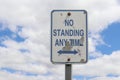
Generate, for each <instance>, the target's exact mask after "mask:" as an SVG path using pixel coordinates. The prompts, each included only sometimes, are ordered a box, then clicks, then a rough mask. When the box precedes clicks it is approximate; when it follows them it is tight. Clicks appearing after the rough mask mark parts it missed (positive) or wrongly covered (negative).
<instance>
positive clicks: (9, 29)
mask: <svg viewBox="0 0 120 80" xmlns="http://www.w3.org/2000/svg"><path fill="white" fill-rule="evenodd" d="M68 2H69V4H68ZM76 3H77V4H76ZM61 5H62V6H61ZM54 9H73V10H74V9H75V10H76V9H77V10H79V9H85V10H87V12H88V29H89V33H90V34H89V37H88V43H89V45H88V47H89V57H93V58H90V59H89V60H88V63H86V64H77V65H73V73H72V78H73V80H81V79H82V80H83V79H84V80H120V70H119V67H120V62H119V61H120V58H119V56H120V45H119V41H120V37H119V34H120V31H119V30H120V4H119V0H111V1H109V0H99V1H97V0H91V1H88V0H83V1H82V0H78V1H74V0H66V1H65V0H59V1H56V0H49V1H48V0H30V1H29V0H17V1H16V0H7V1H6V0H0V80H39V79H41V80H56V78H57V80H64V69H65V68H64V64H63V65H54V64H52V63H51V62H50V46H49V45H50V23H51V21H50V13H51V11H52V10H54Z"/></svg>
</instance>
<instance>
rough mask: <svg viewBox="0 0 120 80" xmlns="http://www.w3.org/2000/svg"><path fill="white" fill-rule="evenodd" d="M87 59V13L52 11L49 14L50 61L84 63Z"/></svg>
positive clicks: (80, 11)
mask: <svg viewBox="0 0 120 80" xmlns="http://www.w3.org/2000/svg"><path fill="white" fill-rule="evenodd" d="M87 58H88V39H87V12H86V11H85V10H53V11H52V12H51V61H52V62H53V63H63V64H67V63H86V62H87Z"/></svg>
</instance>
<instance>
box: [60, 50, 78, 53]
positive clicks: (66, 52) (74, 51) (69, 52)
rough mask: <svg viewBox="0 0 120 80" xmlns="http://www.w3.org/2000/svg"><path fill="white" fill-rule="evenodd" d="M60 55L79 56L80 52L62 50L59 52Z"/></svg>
mask: <svg viewBox="0 0 120 80" xmlns="http://www.w3.org/2000/svg"><path fill="white" fill-rule="evenodd" d="M58 53H59V54H77V53H78V52H77V51H76V50H74V51H62V50H59V51H58Z"/></svg>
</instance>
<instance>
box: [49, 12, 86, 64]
mask: <svg viewBox="0 0 120 80" xmlns="http://www.w3.org/2000/svg"><path fill="white" fill-rule="evenodd" d="M55 11H58V12H59V11H80V12H81V11H83V12H85V13H86V62H54V61H53V60H52V23H53V15H52V13H53V12H55ZM50 20H51V29H50V30H51V31H50V54H51V55H50V61H51V62H52V63H53V64H83V63H87V62H88V13H87V11H86V10H52V11H51V19H50Z"/></svg>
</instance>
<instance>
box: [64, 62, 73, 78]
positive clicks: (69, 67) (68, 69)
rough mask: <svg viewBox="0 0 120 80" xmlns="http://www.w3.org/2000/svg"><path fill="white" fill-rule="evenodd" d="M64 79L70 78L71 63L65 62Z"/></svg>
mask: <svg viewBox="0 0 120 80" xmlns="http://www.w3.org/2000/svg"><path fill="white" fill-rule="evenodd" d="M65 80H72V65H71V64H65Z"/></svg>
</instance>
